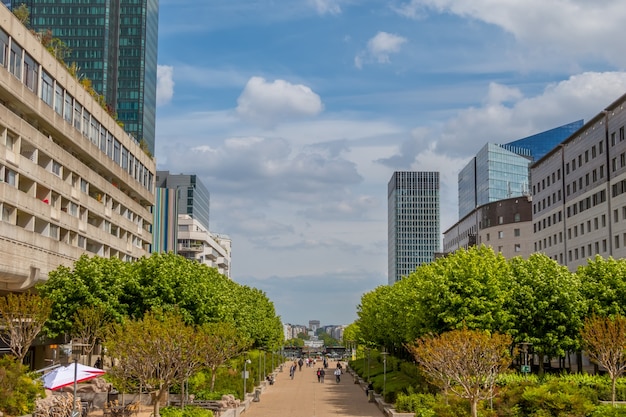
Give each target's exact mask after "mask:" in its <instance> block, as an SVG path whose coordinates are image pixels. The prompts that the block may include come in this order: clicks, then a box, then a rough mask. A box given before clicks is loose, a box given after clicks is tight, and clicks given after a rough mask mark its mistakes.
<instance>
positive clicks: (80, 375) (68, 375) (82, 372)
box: [43, 362, 104, 390]
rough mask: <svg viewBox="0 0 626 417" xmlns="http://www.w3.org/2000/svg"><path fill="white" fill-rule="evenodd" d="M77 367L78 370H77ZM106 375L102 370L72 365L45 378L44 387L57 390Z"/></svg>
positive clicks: (61, 368)
mask: <svg viewBox="0 0 626 417" xmlns="http://www.w3.org/2000/svg"><path fill="white" fill-rule="evenodd" d="M75 367H76V368H75ZM103 374H104V371H103V370H102V369H98V368H92V367H91V366H86V365H81V364H79V363H78V364H77V363H75V362H74V363H71V364H69V365H67V366H61V367H59V368H56V369H55V370H54V371H52V372H49V373H47V374H46V375H44V376H43V386H44V387H45V388H47V389H50V390H57V389H61V388H63V387H67V386H68V385H72V384H74V382H76V383H79V382H83V381H87V380H90V379H93V378H97V377H99V376H101V375H103Z"/></svg>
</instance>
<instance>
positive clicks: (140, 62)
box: [4, 0, 159, 154]
mask: <svg viewBox="0 0 626 417" xmlns="http://www.w3.org/2000/svg"><path fill="white" fill-rule="evenodd" d="M4 4H5V5H6V6H7V7H8V8H9V9H12V8H13V9H15V8H17V7H19V6H20V5H21V4H26V6H28V10H29V13H30V14H29V21H30V24H29V25H30V27H31V28H32V29H33V30H35V31H37V32H42V31H46V30H51V31H52V36H54V37H56V38H59V39H61V40H62V41H63V42H64V43H65V44H66V45H67V46H68V47H69V49H70V56H69V57H67V58H66V59H65V61H66V62H68V63H73V62H75V63H76V65H77V68H78V73H79V74H82V75H84V76H86V77H87V78H88V79H89V80H91V82H92V86H93V88H94V90H95V91H97V92H98V93H99V94H102V95H103V96H104V98H105V100H106V102H107V104H108V105H109V106H110V108H111V109H112V113H114V114H117V117H118V119H119V120H120V122H122V123H123V125H124V129H125V130H126V131H127V132H128V133H130V134H131V135H132V136H133V137H134V138H135V140H137V141H141V140H142V139H143V140H145V142H146V145H147V148H148V150H149V151H150V152H151V153H152V154H154V148H155V146H154V145H155V114H156V83H157V49H158V26H159V1H158V0H112V1H104V0H81V1H76V0H70V1H68V0H12V1H11V0H5V1H4Z"/></svg>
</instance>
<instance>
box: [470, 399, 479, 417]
mask: <svg viewBox="0 0 626 417" xmlns="http://www.w3.org/2000/svg"><path fill="white" fill-rule="evenodd" d="M471 401H472V417H478V398H472V400H471Z"/></svg>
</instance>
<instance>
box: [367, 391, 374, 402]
mask: <svg viewBox="0 0 626 417" xmlns="http://www.w3.org/2000/svg"><path fill="white" fill-rule="evenodd" d="M367 400H368V401H369V402H371V403H373V402H374V390H370V391H368V393H367Z"/></svg>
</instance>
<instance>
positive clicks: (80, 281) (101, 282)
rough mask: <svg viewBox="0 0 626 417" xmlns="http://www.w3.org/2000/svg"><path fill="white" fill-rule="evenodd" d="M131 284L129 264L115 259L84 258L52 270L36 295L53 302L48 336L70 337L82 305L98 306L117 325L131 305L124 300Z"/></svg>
mask: <svg viewBox="0 0 626 417" xmlns="http://www.w3.org/2000/svg"><path fill="white" fill-rule="evenodd" d="M132 281H133V279H132V276H131V275H130V274H129V268H128V264H127V263H124V262H122V261H121V260H119V259H116V258H111V259H105V258H101V257H98V256H94V257H89V256H87V255H83V256H81V257H80V258H79V259H78V260H77V261H76V262H75V263H74V265H73V268H68V267H64V266H60V267H59V268H57V269H56V270H54V271H51V272H50V273H49V274H48V280H46V281H44V282H43V283H42V284H39V285H38V286H37V291H38V293H39V294H40V295H41V296H42V297H44V298H47V299H50V300H51V301H52V313H51V315H50V319H49V320H48V322H47V323H46V330H47V333H48V335H49V336H56V335H59V334H71V333H72V328H73V326H74V317H75V316H76V314H77V312H78V310H79V309H80V308H81V307H84V306H90V305H93V306H101V307H102V308H103V309H104V311H105V312H106V314H107V316H108V317H110V318H111V320H113V321H117V322H120V321H121V320H122V318H123V317H124V316H127V315H128V313H129V310H130V309H129V304H126V303H128V302H130V303H132V302H133V300H132V299H131V300H128V299H125V298H124V297H125V291H126V286H127V285H129V283H130V282H132ZM142 315H143V312H142Z"/></svg>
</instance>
